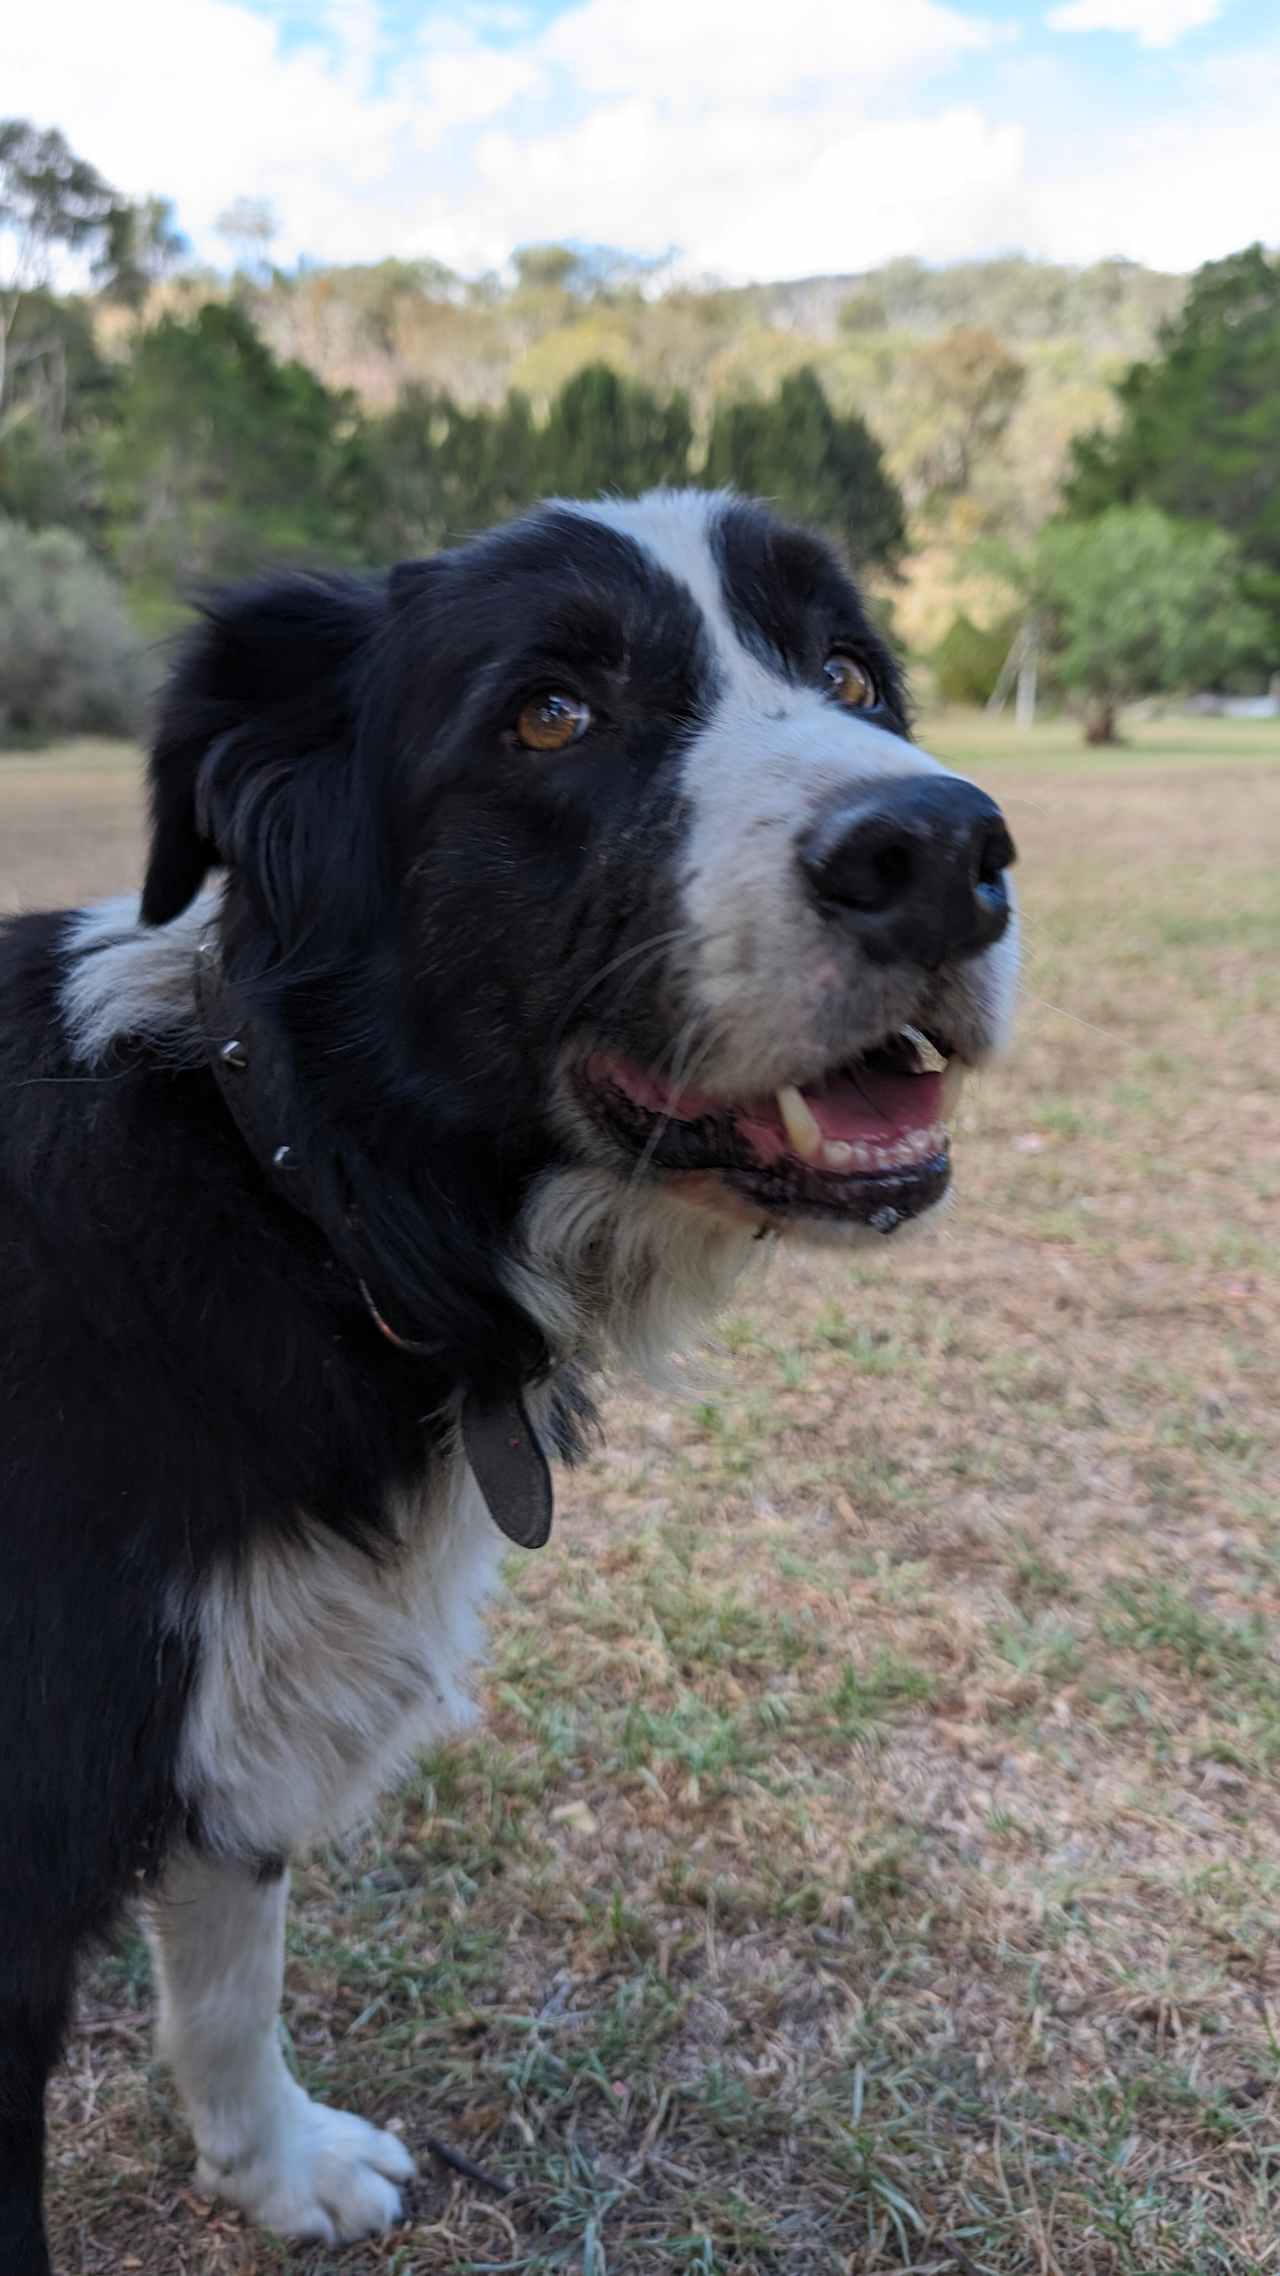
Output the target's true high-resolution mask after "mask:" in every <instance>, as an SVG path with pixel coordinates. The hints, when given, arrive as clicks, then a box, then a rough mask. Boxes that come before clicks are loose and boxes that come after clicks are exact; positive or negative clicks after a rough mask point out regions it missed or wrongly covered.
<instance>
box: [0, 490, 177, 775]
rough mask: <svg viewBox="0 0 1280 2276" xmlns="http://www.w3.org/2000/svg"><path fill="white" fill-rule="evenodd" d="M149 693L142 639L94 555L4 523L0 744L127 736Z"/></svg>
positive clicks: (71, 542) (73, 540) (60, 533)
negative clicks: (58, 737) (59, 737)
mask: <svg viewBox="0 0 1280 2276" xmlns="http://www.w3.org/2000/svg"><path fill="white" fill-rule="evenodd" d="M143 694H144V670H143V658H142V651H141V646H140V643H139V640H138V636H137V634H136V632H135V631H134V629H133V626H132V624H131V623H130V621H129V617H128V615H127V613H126V610H125V607H124V603H123V601H122V600H121V598H120V595H119V592H118V590H117V588H116V586H115V584H114V583H113V581H112V579H111V578H110V576H108V574H107V572H106V570H105V569H103V568H102V567H101V565H100V564H99V563H98V562H97V561H95V560H94V558H93V555H92V554H91V553H90V552H89V549H88V547H87V546H86V545H85V544H84V543H83V542H82V540H81V539H80V538H78V537H74V536H73V535H72V534H71V532H70V531H69V530H57V529H51V530H29V529H24V528H23V527H22V525H21V524H20V523H17V522H0V742H7V741H13V740H23V741H25V740H28V739H32V740H41V739H43V738H46V737H49V736H53V735H74V734H101V735H127V734H131V733H133V732H134V731H135V730H136V728H137V726H138V723H139V718H140V714H141V709H142V699H143Z"/></svg>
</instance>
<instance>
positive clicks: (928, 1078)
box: [598, 1060, 943, 1161]
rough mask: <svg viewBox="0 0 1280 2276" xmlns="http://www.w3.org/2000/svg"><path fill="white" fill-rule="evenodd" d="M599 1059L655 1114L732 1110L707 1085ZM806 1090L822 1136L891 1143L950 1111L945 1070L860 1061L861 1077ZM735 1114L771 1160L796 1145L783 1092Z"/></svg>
mask: <svg viewBox="0 0 1280 2276" xmlns="http://www.w3.org/2000/svg"><path fill="white" fill-rule="evenodd" d="M598 1065H599V1066H600V1067H601V1070H602V1072H604V1073H606V1075H607V1076H608V1077H609V1078H610V1079H611V1080H612V1081H614V1082H616V1083H617V1084H618V1085H619V1087H620V1088H621V1089H622V1090H624V1091H626V1092H627V1094H628V1096H629V1097H631V1098H633V1099H634V1100H635V1101H636V1103H637V1104H638V1105H640V1106H644V1107H647V1108H648V1109H649V1111H650V1113H652V1114H669V1115H673V1116H675V1118H676V1119H677V1120H678V1121H682V1122H696V1121H697V1120H698V1118H699V1116H700V1115H706V1114H723V1113H724V1111H725V1108H724V1101H723V1099H716V1098H713V1097H712V1096H711V1094H710V1093H709V1092H707V1091H696V1090H679V1089H677V1088H676V1087H675V1085H673V1084H670V1083H665V1082H662V1081H660V1080H659V1079H658V1078H657V1077H655V1076H653V1075H650V1074H647V1073H645V1072H644V1071H643V1070H642V1069H641V1068H639V1067H634V1066H632V1065H630V1064H629V1063H628V1062H627V1061H624V1060H613V1061H600V1062H598ZM802 1095H803V1097H804V1102H805V1105H806V1106H807V1107H808V1109H809V1112H810V1114H811V1115H812V1116H813V1118H814V1121H815V1122H816V1123H817V1124H818V1127H819V1129H820V1130H821V1132H822V1135H823V1137H824V1138H836V1139H842V1140H843V1141H844V1143H845V1144H846V1145H858V1144H861V1145H864V1146H865V1145H875V1144H876V1143H877V1142H878V1143H879V1144H881V1145H885V1146H888V1145H892V1144H893V1143H894V1142H895V1141H896V1140H897V1139H899V1138H902V1137H904V1136H905V1135H906V1133H907V1131H909V1130H927V1129H929V1128H930V1127H931V1126H932V1125H933V1124H934V1123H936V1122H941V1121H942V1119H943V1113H942V1077H941V1075H939V1074H920V1075H891V1074H882V1073H881V1072H880V1071H879V1069H873V1068H870V1067H860V1068H859V1069H858V1073H857V1077H856V1079H855V1077H854V1076H852V1075H836V1076H834V1077H833V1078H832V1080H831V1081H830V1082H828V1083H824V1084H822V1085H821V1086H820V1087H819V1086H815V1087H814V1088H813V1089H812V1090H806V1091H805V1092H804V1093H803V1094H802ZM734 1121H735V1122H736V1123H737V1125H738V1128H739V1130H740V1131H741V1132H742V1134H743V1136H744V1137H745V1138H746V1139H747V1140H748V1142H749V1144H750V1145H751V1146H752V1147H753V1149H754V1150H755V1152H756V1153H758V1154H760V1155H762V1156H763V1157H764V1159H765V1160H766V1161H776V1160H777V1159H778V1158H779V1156H781V1155H783V1154H790V1153H792V1152H794V1148H793V1146H792V1144H791V1141H790V1139H789V1138H788V1136H787V1133H786V1131H785V1129H784V1128H783V1123H782V1117H781V1115H780V1113H779V1111H778V1102H777V1099H776V1098H759V1099H752V1100H750V1101H749V1103H748V1104H747V1105H745V1106H740V1107H737V1108H735V1109H734Z"/></svg>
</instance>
